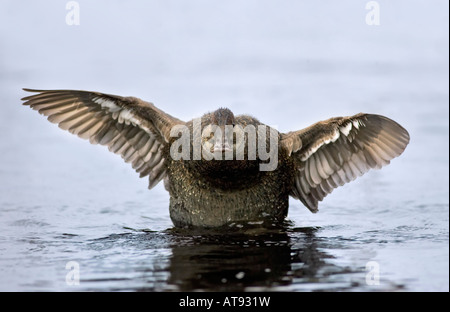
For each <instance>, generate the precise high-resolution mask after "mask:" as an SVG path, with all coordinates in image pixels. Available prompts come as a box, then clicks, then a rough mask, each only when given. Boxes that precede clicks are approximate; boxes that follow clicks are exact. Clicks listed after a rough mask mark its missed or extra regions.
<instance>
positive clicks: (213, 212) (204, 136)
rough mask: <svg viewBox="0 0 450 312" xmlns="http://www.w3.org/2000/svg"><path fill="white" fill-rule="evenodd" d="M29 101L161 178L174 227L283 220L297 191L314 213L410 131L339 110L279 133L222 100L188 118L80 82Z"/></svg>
mask: <svg viewBox="0 0 450 312" xmlns="http://www.w3.org/2000/svg"><path fill="white" fill-rule="evenodd" d="M23 90H24V91H26V92H31V93H33V94H32V95H28V96H26V97H23V98H22V101H24V102H23V105H25V106H29V107H30V108H32V109H33V110H36V111H38V112H39V113H40V114H42V115H44V116H46V117H47V119H48V121H50V122H51V123H55V124H57V125H58V126H59V127H60V128H61V129H63V130H66V131H69V132H70V133H72V134H74V135H77V136H78V137H80V138H82V139H85V140H89V142H90V143H91V144H99V145H104V146H107V147H108V149H109V151H111V152H113V153H115V154H118V155H120V156H121V157H122V158H123V160H124V161H125V162H126V163H129V164H131V167H132V168H133V169H134V170H135V171H136V172H137V173H138V174H139V176H140V177H141V178H142V177H147V178H148V180H149V187H148V188H149V189H152V188H153V187H155V186H156V185H157V184H158V183H160V182H161V181H163V184H164V187H165V189H166V190H167V191H168V193H169V196H170V201H169V215H170V218H171V220H172V222H173V224H174V226H175V227H176V228H193V227H196V228H220V227H224V226H227V225H230V224H236V223H240V222H241V223H246V222H247V223H252V224H255V223H258V222H261V223H262V222H270V223H271V224H276V223H282V222H283V221H284V220H285V219H286V217H287V214H288V208H289V198H290V197H292V198H294V199H297V200H300V201H301V202H302V203H303V205H304V206H306V208H308V209H309V210H310V211H311V212H313V213H316V212H317V211H318V205H319V202H321V201H322V200H323V199H324V198H325V197H326V196H327V195H328V194H330V193H331V192H332V191H333V190H334V189H336V188H338V187H339V186H342V185H344V184H346V183H349V182H351V181H353V180H355V179H356V178H357V177H359V176H362V175H363V174H365V173H366V172H368V171H369V170H370V169H380V168H382V167H384V166H386V165H388V164H389V163H390V161H391V160H392V159H394V158H396V157H398V156H400V155H401V154H402V153H403V151H404V150H405V148H406V146H407V145H408V143H409V140H410V136H409V133H408V131H407V130H406V129H405V128H403V127H402V126H401V125H399V124H398V123H397V122H395V121H393V120H391V119H389V118H387V117H385V116H382V115H377V114H369V113H359V114H356V115H353V116H346V117H333V118H329V119H327V120H323V121H319V122H317V123H315V124H313V125H311V126H309V127H307V128H304V129H301V130H296V131H291V132H287V133H282V132H279V131H278V130H277V129H275V128H274V127H270V126H268V125H266V124H264V123H262V122H260V121H259V120H258V119H256V118H255V117H253V116H250V115H234V113H233V112H232V111H231V110H230V109H228V108H219V109H217V110H215V111H212V112H207V113H205V114H204V115H203V116H200V117H198V118H194V119H192V120H190V121H182V120H180V119H178V118H176V117H174V116H171V115H169V114H168V113H166V112H164V111H163V110H161V109H160V108H158V107H156V106H155V105H154V104H153V103H151V102H146V101H144V100H141V99H139V98H136V97H125V96H118V95H112V94H106V93H100V92H93V91H82V90H35V89H28V88H24V89H23Z"/></svg>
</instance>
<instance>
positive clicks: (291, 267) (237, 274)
mask: <svg viewBox="0 0 450 312" xmlns="http://www.w3.org/2000/svg"><path fill="white" fill-rule="evenodd" d="M318 230H319V229H317V228H313V227H310V228H283V229H277V230H267V229H266V230H264V231H263V230H261V229H257V228H256V229H255V228H250V229H248V230H243V231H242V230H240V231H236V232H231V233H229V232H228V233H223V232H218V231H201V232H199V231H192V230H180V229H170V230H167V231H165V232H155V233H139V234H134V233H133V234H131V233H128V234H122V235H117V234H116V235H112V236H108V237H105V238H101V239H98V240H95V241H94V242H92V244H91V248H94V249H96V250H97V251H99V250H101V251H102V253H103V254H105V255H107V254H108V251H111V250H113V249H115V248H117V247H119V248H123V246H126V247H127V248H128V249H129V250H130V255H129V257H130V258H129V259H135V260H134V262H131V263H128V264H123V265H122V268H123V270H124V271H123V272H121V273H120V274H119V275H128V276H130V270H134V271H135V272H134V273H137V275H136V276H134V277H132V276H130V279H129V281H128V282H129V283H126V284H127V287H126V289H127V290H175V291H193V290H210V291H243V290H250V291H263V290H301V289H302V288H304V289H308V290H313V289H314V288H315V289H318V290H336V289H344V288H350V287H355V286H357V284H355V283H350V282H349V280H350V279H349V278H348V276H347V278H345V280H346V283H345V284H342V283H339V279H335V278H333V276H338V275H342V274H348V273H361V271H360V270H359V271H352V270H351V269H349V268H347V267H340V266H337V265H335V264H332V263H330V261H327V259H330V258H332V256H330V255H329V254H327V253H326V252H324V251H323V249H324V248H325V247H326V246H325V244H324V243H323V242H322V241H321V239H320V238H318V237H316V234H315V233H316V232H317V231H318ZM327 244H329V242H328V243H327ZM328 247H329V246H328ZM163 249H166V250H167V251H168V252H166V253H165V257H164V258H161V256H159V257H153V256H152V255H154V253H149V250H154V251H155V253H156V254H159V255H161V254H164V252H162V251H163ZM144 251H145V252H147V255H148V256H147V257H146V258H145V259H143V258H142V252H144ZM133 253H135V255H133ZM110 258H111V257H110ZM122 259H123V257H122ZM138 259H139V260H138ZM98 260H99V259H96V261H98ZM105 261H107V260H106V258H105ZM108 261H110V260H108ZM128 261H130V260H128ZM97 264H98V262H97ZM103 265H105V263H103ZM113 266H114V267H116V268H117V267H119V266H120V265H118V264H114V265H113ZM157 268H158V269H157ZM103 273H104V274H102V276H101V278H99V277H98V271H97V272H96V273H95V274H94V276H96V277H95V278H90V277H86V278H85V279H84V280H83V283H82V284H84V285H86V286H87V285H89V286H88V289H96V287H97V286H100V287H101V288H102V289H105V286H107V285H105V284H104V283H105V282H106V283H107V282H108V275H109V274H108V272H107V271H104V272H103ZM118 273H119V272H117V271H115V272H114V274H118ZM99 280H101V281H102V283H103V284H102V285H97V284H98V283H97V282H98V281H99ZM137 281H139V282H137ZM110 282H111V285H109V288H110V289H114V290H117V288H116V287H115V285H114V284H115V281H114V280H113V279H111V280H110ZM319 284H320V286H319ZM302 285H303V286H302ZM312 285H317V286H318V287H311V286H312ZM122 286H123V281H122ZM286 286H287V287H286ZM106 288H108V287H106ZM122 289H123V288H122Z"/></svg>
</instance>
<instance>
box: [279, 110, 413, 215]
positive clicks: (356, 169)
mask: <svg viewBox="0 0 450 312" xmlns="http://www.w3.org/2000/svg"><path fill="white" fill-rule="evenodd" d="M408 143H409V134H408V132H407V131H406V130H405V129H404V128H403V127H402V126H400V125H399V124H398V123H396V122H395V121H393V120H391V119H389V118H386V117H384V116H379V115H371V114H358V115H355V116H351V117H337V118H331V119H328V120H326V121H321V122H318V123H316V124H314V125H312V126H310V127H308V128H306V129H303V130H299V131H296V132H289V133H287V134H283V135H282V139H281V144H282V146H283V148H284V149H285V150H286V151H287V153H288V154H289V155H291V157H294V158H295V162H296V166H297V172H296V175H295V183H294V185H293V187H292V190H291V196H292V197H294V198H298V199H300V200H301V201H302V202H303V204H305V206H306V207H308V209H309V210H311V211H312V212H316V211H317V210H318V202H319V201H321V200H322V199H323V198H324V197H325V196H326V195H328V194H330V193H331V192H332V191H333V189H335V188H337V187H338V186H341V185H344V184H345V183H348V182H350V181H353V180H354V179H356V178H357V177H358V176H361V175H363V174H364V173H366V172H367V171H369V169H371V168H377V169H379V168H381V167H383V166H385V165H387V164H389V162H390V160H391V159H393V158H395V157H397V156H399V155H400V154H401V153H402V152H403V151H404V150H405V148H406V146H407V145H408Z"/></svg>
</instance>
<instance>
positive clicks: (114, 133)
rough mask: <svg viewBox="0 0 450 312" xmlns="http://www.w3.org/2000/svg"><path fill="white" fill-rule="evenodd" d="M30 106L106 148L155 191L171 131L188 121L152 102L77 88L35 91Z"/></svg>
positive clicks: (26, 98) (162, 168) (163, 172)
mask: <svg viewBox="0 0 450 312" xmlns="http://www.w3.org/2000/svg"><path fill="white" fill-rule="evenodd" d="M24 90H25V91H29V92H37V94H34V95H30V96H27V97H24V98H23V99H22V100H24V101H25V102H24V103H23V104H24V105H28V106H30V107H31V108H33V109H34V110H37V111H38V112H39V113H41V114H42V115H45V116H48V120H49V121H50V122H52V123H56V124H58V126H59V127H60V128H62V129H64V130H67V131H69V132H70V133H73V134H76V135H78V136H79V137H80V138H82V139H88V140H89V141H90V142H91V143H92V144H101V145H106V146H107V147H108V149H109V150H110V151H111V152H113V153H116V154H119V155H120V156H122V158H123V159H124V160H125V162H128V163H131V165H132V167H133V168H134V169H135V170H136V171H137V172H138V173H139V174H140V177H144V176H147V175H148V176H149V188H152V187H153V186H155V185H156V184H158V182H159V181H161V179H163V178H164V176H165V174H166V165H165V159H164V155H163V148H164V147H165V146H166V145H167V144H168V142H169V134H170V129H171V128H172V127H173V126H174V125H176V124H184V122H182V121H180V120H178V119H176V118H174V117H172V116H170V115H169V114H166V113H164V112H163V111H161V110H159V109H158V108H157V107H155V106H154V105H153V104H152V103H148V102H144V101H142V100H140V99H138V98H134V97H121V96H117V95H110V94H103V93H99V92H89V91H76V90H32V89H24Z"/></svg>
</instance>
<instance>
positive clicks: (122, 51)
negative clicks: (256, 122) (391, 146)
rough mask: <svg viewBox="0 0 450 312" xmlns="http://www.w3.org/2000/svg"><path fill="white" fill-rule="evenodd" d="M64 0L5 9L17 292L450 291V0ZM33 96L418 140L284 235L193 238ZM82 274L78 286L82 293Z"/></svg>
mask: <svg viewBox="0 0 450 312" xmlns="http://www.w3.org/2000/svg"><path fill="white" fill-rule="evenodd" d="M78 3H79V7H80V10H79V13H80V25H78V26H77V25H73V26H70V25H68V24H67V23H66V15H67V13H68V12H69V11H68V10H66V8H65V3H64V2H61V1H33V3H27V5H24V4H21V3H20V2H17V1H3V3H2V8H1V9H0V44H1V48H0V91H1V92H0V99H1V102H0V103H1V104H0V105H1V111H0V291H193V290H204V291H211V290H213V291H255V290H256V291H448V290H449V145H448V144H449V143H448V142H449V93H448V83H449V79H448V65H449V64H448V2H446V1H435V2H433V4H429V3H422V2H419V1H395V2H389V3H387V2H382V1H380V2H379V4H380V25H378V26H377V25H372V26H369V25H367V24H366V21H365V18H366V14H367V13H368V10H366V9H365V3H366V2H364V1H362V2H359V1H342V2H341V1H340V2H339V3H336V2H335V1H323V2H321V4H320V5H319V4H318V3H316V2H314V1H305V2H302V3H299V1H284V2H283V3H282V4H280V2H276V1H269V0H266V1H245V3H242V1H227V2H223V3H222V2H219V3H214V4H212V3H211V2H210V1H200V0H195V1H190V2H189V3H186V2H185V1H174V0H173V1H149V2H147V1H145V2H144V1H130V2H129V3H127V4H118V3H117V4H116V3H114V4H113V3H111V2H108V1H96V2H95V4H94V3H91V2H87V1H86V2H85V1H78ZM22 87H30V88H42V89H63V88H65V89H85V90H95V91H101V92H105V93H112V94H119V95H133V96H137V97H140V98H142V99H145V100H148V101H152V102H154V103H155V104H156V105H157V106H158V107H160V108H161V109H163V110H164V111H166V112H168V113H170V114H172V115H174V116H176V117H178V118H180V119H183V120H189V119H191V118H194V117H198V116H200V115H201V114H203V113H204V112H207V111H211V110H214V109H216V108H218V107H223V106H227V107H229V108H230V109H231V110H233V111H234V112H235V113H236V114H242V113H249V114H252V115H254V116H255V117H257V118H259V119H260V120H261V121H263V122H265V123H267V124H269V125H273V126H277V127H278V129H279V130H280V131H284V132H287V131H291V130H298V129H301V128H303V127H306V126H309V125H310V124H312V123H314V122H316V121H319V120H324V119H327V118H329V117H333V116H342V115H353V114H356V113H359V112H361V111H363V112H370V113H377V114H382V115H386V116H388V117H390V118H392V119H394V120H396V121H397V122H399V123H400V124H401V125H402V126H404V127H405V128H406V129H407V130H408V131H409V133H410V136H411V143H410V145H409V146H408V147H407V149H406V151H405V152H404V154H403V155H402V156H401V157H399V158H397V159H395V160H393V161H392V162H391V165H389V166H387V167H385V168H383V169H382V170H377V171H371V172H369V173H368V174H366V175H365V176H363V177H361V178H359V179H357V180H356V181H354V182H352V183H350V184H348V185H345V186H344V187H341V188H339V189H337V190H335V191H334V192H333V193H332V194H331V195H329V196H327V197H326V198H325V199H324V201H323V202H322V203H321V204H320V205H319V210H320V211H319V212H318V213H317V214H311V213H310V212H309V211H308V210H307V209H306V208H305V207H304V206H303V205H302V204H301V203H300V202H299V201H295V200H291V203H290V210H289V215H288V221H287V222H286V225H285V227H283V228H273V229H267V230H264V231H262V230H261V229H258V228H255V227H254V226H253V227H252V226H244V227H242V228H241V227H240V225H236V226H234V227H230V229H229V230H228V231H221V232H215V231H198V230H197V231H187V230H177V229H174V228H173V225H172V223H171V221H170V218H169V211H168V206H169V196H168V194H167V192H166V191H165V190H164V188H163V186H162V185H158V186H157V187H156V188H155V189H153V190H151V191H148V190H147V181H146V179H139V178H138V176H137V175H136V174H135V172H134V171H133V170H132V169H131V167H130V166H129V165H128V164H125V163H123V162H122V160H121V159H120V157H118V156H117V155H114V154H111V153H109V152H108V151H107V149H106V148H104V147H101V146H91V145H89V144H88V142H86V141H83V140H81V139H79V138H77V137H74V136H72V135H70V134H68V133H65V132H64V131H62V130H60V129H59V128H58V127H56V126H55V125H53V124H51V123H49V122H48V121H46V120H45V118H43V117H42V116H40V115H39V114H37V113H36V112H35V111H32V110H30V109H29V108H27V107H23V106H22V105H21V101H20V98H21V97H23V96H25V95H26V94H25V92H23V91H22V90H21V88H22ZM76 281H78V283H74V282H76Z"/></svg>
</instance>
